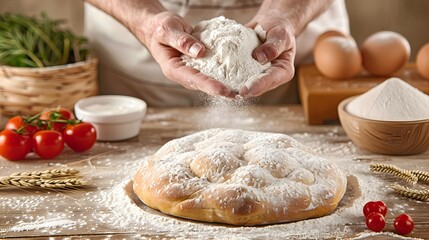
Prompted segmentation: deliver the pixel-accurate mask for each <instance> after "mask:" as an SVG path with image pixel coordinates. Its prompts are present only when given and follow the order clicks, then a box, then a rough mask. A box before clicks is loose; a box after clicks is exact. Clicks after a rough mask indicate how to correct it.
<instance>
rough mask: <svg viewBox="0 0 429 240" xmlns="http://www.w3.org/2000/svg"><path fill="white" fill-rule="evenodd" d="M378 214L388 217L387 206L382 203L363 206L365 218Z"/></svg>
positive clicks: (370, 203) (369, 203)
mask: <svg viewBox="0 0 429 240" xmlns="http://www.w3.org/2000/svg"><path fill="white" fill-rule="evenodd" d="M373 212H378V213H381V214H382V215H383V216H386V214H387V206H386V204H385V203H384V202H382V201H377V202H368V203H366V204H365V206H363V214H364V215H365V217H368V215H369V214H370V213H373Z"/></svg>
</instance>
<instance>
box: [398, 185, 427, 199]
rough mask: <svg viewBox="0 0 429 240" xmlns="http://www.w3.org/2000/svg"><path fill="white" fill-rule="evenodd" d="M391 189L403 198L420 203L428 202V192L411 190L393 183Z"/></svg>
mask: <svg viewBox="0 0 429 240" xmlns="http://www.w3.org/2000/svg"><path fill="white" fill-rule="evenodd" d="M391 188H392V189H393V190H394V191H395V192H397V193H398V194H400V195H402V196H405V197H408V198H412V199H416V200H420V201H428V200H429V190H417V189H412V188H409V187H405V186H402V185H399V184H397V183H395V184H394V185H393V186H391Z"/></svg>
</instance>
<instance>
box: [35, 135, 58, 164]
mask: <svg viewBox="0 0 429 240" xmlns="http://www.w3.org/2000/svg"><path fill="white" fill-rule="evenodd" d="M63 148H64V138H63V135H62V133H60V132H57V131H54V130H42V131H38V132H36V133H35V134H34V135H33V150H34V152H35V153H36V154H37V155H38V156H39V157H41V158H44V159H51V158H54V157H56V156H58V155H59V154H60V153H61V151H62V150H63Z"/></svg>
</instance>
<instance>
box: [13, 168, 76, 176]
mask: <svg viewBox="0 0 429 240" xmlns="http://www.w3.org/2000/svg"><path fill="white" fill-rule="evenodd" d="M78 173H79V171H78V170H76V169H73V168H64V169H47V170H44V171H34V172H21V173H13V174H11V175H10V176H11V177H21V178H56V177H68V176H75V175H77V174H78Z"/></svg>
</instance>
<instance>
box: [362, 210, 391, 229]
mask: <svg viewBox="0 0 429 240" xmlns="http://www.w3.org/2000/svg"><path fill="white" fill-rule="evenodd" d="M366 226H367V227H368V228H369V229H370V230H372V231H374V232H380V231H381V230H383V228H384V226H386V220H385V219H384V216H383V215H382V214H381V213H378V212H373V213H370V214H369V215H368V217H367V218H366Z"/></svg>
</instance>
